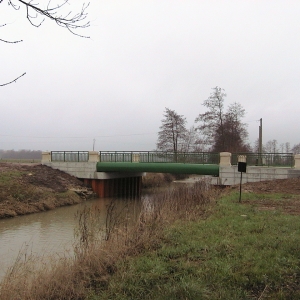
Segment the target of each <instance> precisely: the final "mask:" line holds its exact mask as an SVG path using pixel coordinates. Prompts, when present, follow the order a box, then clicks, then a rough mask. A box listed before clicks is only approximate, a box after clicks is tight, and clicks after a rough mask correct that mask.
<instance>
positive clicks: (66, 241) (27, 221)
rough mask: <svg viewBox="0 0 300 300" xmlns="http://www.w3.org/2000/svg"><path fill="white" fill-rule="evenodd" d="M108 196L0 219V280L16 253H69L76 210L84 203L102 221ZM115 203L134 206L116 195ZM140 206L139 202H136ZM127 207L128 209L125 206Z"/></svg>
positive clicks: (17, 254) (76, 226) (64, 254)
mask: <svg viewBox="0 0 300 300" xmlns="http://www.w3.org/2000/svg"><path fill="white" fill-rule="evenodd" d="M111 200H112V199H110V198H105V199H95V200H88V201H86V202H84V203H81V204H78V205H73V206H67V207H61V208H57V209H55V210H51V211H47V212H42V213H36V214H31V215H26V216H20V217H15V218H11V219H2V220H0V280H1V279H2V278H3V276H4V274H5V273H6V271H7V270H8V268H9V267H10V266H12V265H13V263H14V262H15V261H16V259H17V258H18V257H20V258H21V259H24V257H26V255H27V256H28V255H34V256H35V257H44V258H45V257H47V256H51V255H52V256H53V255H54V254H55V255H58V256H70V255H72V254H73V244H74V242H75V234H74V232H75V229H76V228H78V217H76V215H77V214H78V212H80V211H82V210H83V209H84V207H89V208H91V209H97V212H99V215H100V222H103V224H105V220H106V209H107V205H108V204H109V203H110V201H111ZM114 201H116V205H117V206H119V207H121V206H124V202H126V203H127V205H128V202H129V205H132V206H134V209H132V211H135V213H136V209H137V201H138V202H139V203H141V201H142V199H138V200H130V201H125V199H121V198H119V199H116V200H114ZM138 207H140V205H138ZM129 211H130V210H129Z"/></svg>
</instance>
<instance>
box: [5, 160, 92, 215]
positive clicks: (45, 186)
mask: <svg viewBox="0 0 300 300" xmlns="http://www.w3.org/2000/svg"><path fill="white" fill-rule="evenodd" d="M91 196H93V192H92V191H91V190H90V189H87V188H86V187H85V186H84V184H83V182H81V181H80V180H79V179H77V178H76V177H73V176H71V175H69V174H67V173H64V172H62V171H60V170H55V169H52V168H50V167H47V166H43V165H41V164H21V163H0V218H7V217H14V216H17V215H24V214H29V213H35V212H40V211H45V210H49V209H54V208H56V207H59V206H64V205H72V204H76V203H80V202H82V201H84V200H85V199H87V198H89V197H91Z"/></svg>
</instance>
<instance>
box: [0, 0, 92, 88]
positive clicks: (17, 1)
mask: <svg viewBox="0 0 300 300" xmlns="http://www.w3.org/2000/svg"><path fill="white" fill-rule="evenodd" d="M71 2H72V3H73V4H75V1H72V0H57V1H56V0H55V1H52V0H49V1H41V2H33V1H32V0H27V1H24V0H0V5H1V4H3V5H4V3H7V4H8V5H9V6H10V7H11V8H12V9H14V10H15V11H19V10H20V11H21V8H22V7H24V8H25V10H26V18H27V20H28V21H29V22H30V24H31V25H32V26H34V27H40V26H41V25H42V23H43V22H44V21H45V19H49V20H51V21H54V22H55V23H56V24H57V25H58V26H60V27H63V28H66V29H67V30H69V31H70V32H71V33H72V34H74V35H77V36H80V37H85V38H88V36H84V35H81V34H79V33H78V32H77V31H76V30H77V29H84V28H87V27H89V26H90V22H89V21H87V8H88V6H89V4H90V3H89V2H88V3H86V2H83V4H82V6H81V8H80V9H79V10H78V11H76V12H73V11H72V10H69V8H68V6H67V5H71ZM3 26H6V24H2V25H0V27H3ZM0 41H1V42H4V43H10V44H16V43H19V42H22V40H15V41H9V40H4V39H0ZM25 74H26V72H24V73H23V74H21V75H19V76H17V77H16V78H14V79H13V80H10V81H9V82H7V83H3V84H0V86H5V85H8V84H10V83H13V82H16V81H17V80H18V79H19V78H21V77H22V76H24V75H25Z"/></svg>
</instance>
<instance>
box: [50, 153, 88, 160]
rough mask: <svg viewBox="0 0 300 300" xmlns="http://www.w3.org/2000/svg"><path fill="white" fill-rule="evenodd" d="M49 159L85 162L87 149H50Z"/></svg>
mask: <svg viewBox="0 0 300 300" xmlns="http://www.w3.org/2000/svg"><path fill="white" fill-rule="evenodd" d="M51 161H57V162H59V161H61V162H87V161H89V151H51Z"/></svg>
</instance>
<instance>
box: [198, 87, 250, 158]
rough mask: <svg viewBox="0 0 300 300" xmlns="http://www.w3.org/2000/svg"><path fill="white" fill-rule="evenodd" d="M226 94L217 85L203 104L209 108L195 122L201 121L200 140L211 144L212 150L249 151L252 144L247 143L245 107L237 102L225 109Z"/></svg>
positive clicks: (199, 128)
mask: <svg viewBox="0 0 300 300" xmlns="http://www.w3.org/2000/svg"><path fill="white" fill-rule="evenodd" d="M225 97H226V94H225V93H224V90H223V89H221V88H219V87H215V88H213V92H212V93H211V95H210V96H209V98H208V99H207V100H205V101H204V103H203V105H204V106H205V107H207V108H208V111H207V112H205V113H204V114H199V116H198V117H197V118H196V120H195V122H198V123H200V125H199V126H198V127H197V130H198V131H199V132H200V138H199V140H201V141H204V143H206V144H207V145H210V147H211V150H212V151H216V152H220V151H230V152H248V151H250V146H249V145H248V144H247V143H246V140H247V137H248V132H247V129H246V124H244V123H242V118H243V117H244V116H245V109H244V108H243V107H242V106H241V104H239V103H237V102H235V103H233V104H230V105H229V107H228V109H227V111H226V112H225V109H224V100H225Z"/></svg>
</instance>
